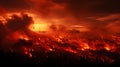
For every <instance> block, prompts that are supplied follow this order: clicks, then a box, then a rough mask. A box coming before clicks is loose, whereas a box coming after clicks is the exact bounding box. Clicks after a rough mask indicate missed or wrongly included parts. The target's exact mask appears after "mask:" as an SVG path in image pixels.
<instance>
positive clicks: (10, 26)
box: [0, 13, 34, 48]
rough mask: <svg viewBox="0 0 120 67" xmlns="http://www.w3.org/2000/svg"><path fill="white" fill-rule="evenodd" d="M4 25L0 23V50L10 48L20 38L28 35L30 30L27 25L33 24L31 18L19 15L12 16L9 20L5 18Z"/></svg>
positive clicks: (22, 14)
mask: <svg viewBox="0 0 120 67" xmlns="http://www.w3.org/2000/svg"><path fill="white" fill-rule="evenodd" d="M5 21H6V22H5V23H3V21H2V20H1V21H0V33H1V35H0V44H1V45H0V46H2V48H10V47H11V45H12V44H14V43H15V42H16V41H17V40H18V39H19V37H20V36H24V35H28V36H29V33H30V30H29V29H28V27H29V25H30V24H32V23H34V22H33V20H32V17H30V16H28V15H27V14H24V13H21V14H20V15H16V14H13V15H11V16H10V17H9V18H7V17H6V18H5Z"/></svg>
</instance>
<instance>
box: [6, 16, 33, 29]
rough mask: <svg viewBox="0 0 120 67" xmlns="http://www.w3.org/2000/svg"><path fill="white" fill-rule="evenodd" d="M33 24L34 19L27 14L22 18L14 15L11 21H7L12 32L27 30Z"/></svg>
mask: <svg viewBox="0 0 120 67" xmlns="http://www.w3.org/2000/svg"><path fill="white" fill-rule="evenodd" d="M32 23H33V21H32V17H29V16H28V15H27V14H23V15H22V17H19V16H17V15H12V16H11V18H10V19H7V24H6V26H7V27H8V28H9V29H10V30H13V31H17V30H25V29H27V27H28V26H29V25H30V24H32Z"/></svg>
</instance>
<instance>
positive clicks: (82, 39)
mask: <svg viewBox="0 0 120 67" xmlns="http://www.w3.org/2000/svg"><path fill="white" fill-rule="evenodd" d="M32 18H33V19H34V17H32ZM10 19H11V18H10ZM39 22H40V23H39ZM41 22H42V23H41ZM51 25H52V24H51ZM76 27H77V28H78V27H79V28H80V29H79V30H77V29H76ZM63 28H64V27H63ZM72 28H73V29H71V28H64V30H63V29H62V30H61V29H59V26H57V25H55V27H54V26H52V28H51V26H50V24H47V23H44V21H35V20H34V23H31V24H30V25H29V26H28V29H29V32H27V33H29V35H28V34H26V33H24V35H23V34H18V35H15V37H18V40H17V42H18V43H17V44H15V45H11V47H10V50H12V52H17V53H22V54H25V55H27V56H28V57H34V56H35V54H34V52H39V51H43V52H55V51H60V52H68V53H72V54H75V55H77V56H80V57H83V58H90V59H91V61H93V60H94V61H95V60H96V59H99V60H100V61H102V62H108V63H112V62H114V61H115V60H114V59H113V58H111V57H109V55H107V54H104V53H103V54H99V52H100V51H107V52H108V53H113V52H117V53H118V54H119V53H120V51H119V48H120V47H119V44H120V36H117V35H114V34H113V35H111V36H113V38H110V39H107V38H106V37H101V36H97V37H98V38H97V39H95V38H94V37H93V38H90V37H91V36H94V34H95V33H94V34H92V35H87V34H86V33H88V34H89V33H91V32H89V31H88V29H87V28H86V27H85V26H81V25H73V26H72ZM74 28H75V29H74ZM81 28H85V29H82V30H81ZM51 29H52V30H51ZM80 30H81V31H85V32H81V31H80ZM86 30H87V32H86ZM42 31H47V33H46V34H44V33H41V32H42ZM16 32H17V31H16ZM22 32H24V31H22ZM18 33H19V32H18ZM38 33H39V34H38ZM30 35H31V36H30ZM86 36H87V37H86ZM18 44H19V45H18ZM20 45H21V46H20ZM17 48H19V49H17ZM33 54H34V55H33Z"/></svg>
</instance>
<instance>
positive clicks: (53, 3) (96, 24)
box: [0, 0, 120, 30]
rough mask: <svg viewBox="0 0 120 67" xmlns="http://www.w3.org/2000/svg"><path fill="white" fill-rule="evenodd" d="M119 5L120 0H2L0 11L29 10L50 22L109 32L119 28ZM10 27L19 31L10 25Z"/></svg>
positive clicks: (0, 1)
mask: <svg viewBox="0 0 120 67" xmlns="http://www.w3.org/2000/svg"><path fill="white" fill-rule="evenodd" d="M119 4H120V1H119V0H92V1H90V0H11V1H9V0H0V6H1V7H0V9H2V10H4V11H7V12H11V11H16V12H20V11H24V10H28V11H30V12H32V13H35V14H37V15H39V16H42V17H43V18H44V19H47V20H50V22H52V21H53V22H57V23H61V24H62V25H64V24H65V25H67V24H71V25H73V24H78V25H84V26H87V27H88V28H89V29H92V30H93V29H95V30H107V29H109V27H110V26H111V25H112V26H114V27H115V26H117V25H116V21H119V16H120V15H119V14H120V6H119ZM4 11H3V12H4ZM110 17H111V18H110ZM14 18H15V16H14ZM16 18H17V17H16ZM113 18H114V19H113ZM18 19H19V18H18ZM16 21H18V20H16ZM20 21H21V20H20ZM117 23H118V22H117ZM15 25H16V24H15ZM8 27H10V28H12V29H18V28H16V27H12V26H11V25H10V24H8ZM111 28H112V27H111ZM116 28H119V27H118V26H117V27H115V29H116Z"/></svg>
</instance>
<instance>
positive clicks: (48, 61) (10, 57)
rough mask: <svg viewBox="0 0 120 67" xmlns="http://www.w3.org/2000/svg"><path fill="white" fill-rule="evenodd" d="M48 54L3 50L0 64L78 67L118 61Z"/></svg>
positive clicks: (108, 64) (113, 64)
mask: <svg viewBox="0 0 120 67" xmlns="http://www.w3.org/2000/svg"><path fill="white" fill-rule="evenodd" d="M48 55H49V56H48V57H47V58H46V57H45V55H44V54H43V55H42V53H41V55H39V58H38V57H28V56H25V55H21V54H16V53H10V52H3V51H2V50H1V51H0V64H1V66H0V67H2V65H3V67H4V66H33V67H36V66H39V67H41V66H42V67H43V66H47V67H66V66H70V67H71V66H72V67H76V66H77V67H78V66H80V67H81V66H83V67H84V66H89V67H91V66H95V67H108V66H112V67H115V65H118V67H119V62H120V60H118V61H115V62H113V63H103V62H101V61H97V60H96V61H90V59H84V58H80V57H79V58H78V57H76V56H75V55H73V54H70V53H62V54H61V55H57V54H55V53H52V52H51V53H49V54H48Z"/></svg>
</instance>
